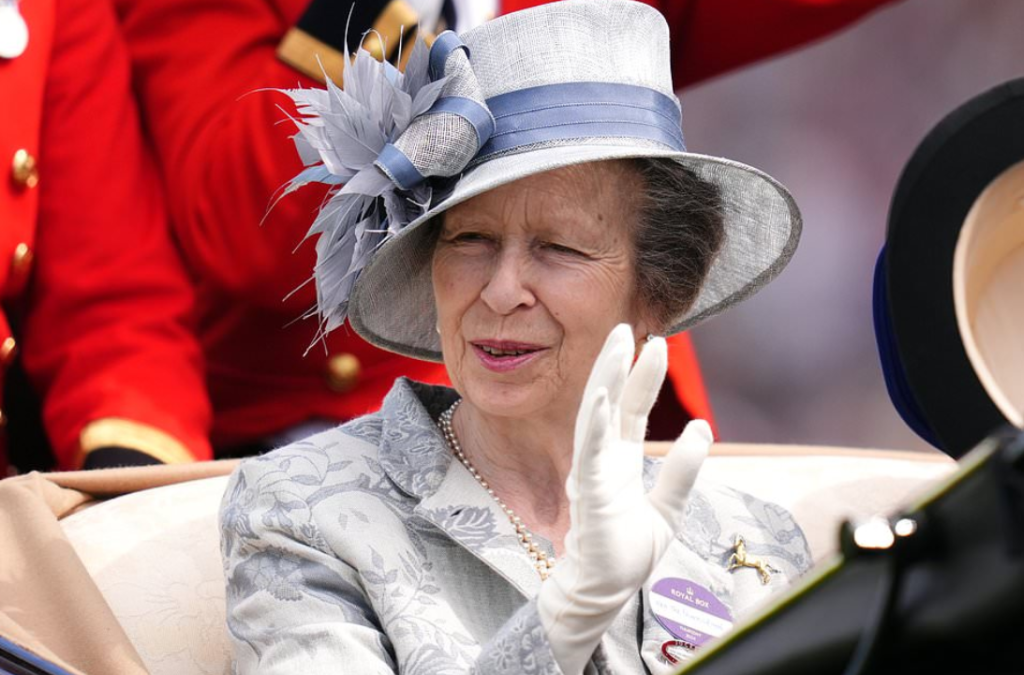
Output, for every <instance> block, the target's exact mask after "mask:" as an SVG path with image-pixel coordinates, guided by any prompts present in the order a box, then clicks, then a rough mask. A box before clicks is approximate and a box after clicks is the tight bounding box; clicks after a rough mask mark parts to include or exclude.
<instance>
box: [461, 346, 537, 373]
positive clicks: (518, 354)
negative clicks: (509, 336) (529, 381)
mask: <svg viewBox="0 0 1024 675" xmlns="http://www.w3.org/2000/svg"><path fill="white" fill-rule="evenodd" d="M471 344H472V345H473V351H474V352H476V355H477V357H479V359H480V362H481V363H482V364H483V365H484V367H485V368H487V369H488V370H492V371H494V372H499V373H504V372H508V371H510V370H515V369H516V368H519V367H521V366H523V365H525V364H527V363H529V362H530V361H532V360H533V359H534V358H536V357H537V356H538V355H539V354H540V353H541V352H543V351H545V348H544V347H541V346H540V345H535V344H528V343H523V342H507V341H498V340H481V341H477V342H472V343H471Z"/></svg>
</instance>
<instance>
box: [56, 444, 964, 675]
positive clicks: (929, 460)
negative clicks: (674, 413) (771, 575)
mask: <svg viewBox="0 0 1024 675" xmlns="http://www.w3.org/2000/svg"><path fill="white" fill-rule="evenodd" d="M664 449H665V448H664V446H662V445H660V444H651V446H650V452H651V453H653V454H658V453H660V452H663V451H664ZM954 466H955V464H954V463H953V462H952V460H949V459H948V458H946V457H945V456H943V455H939V454H938V453H934V454H932V453H912V452H898V451H872V450H853V449H838V448H824V447H799V446H757V445H730V444H720V445H718V446H716V448H715V450H714V452H713V454H712V456H711V457H710V458H709V459H708V461H707V463H706V464H705V466H704V469H703V471H702V479H712V480H715V481H719V482H723V483H726V484H729V485H732V486H734V487H736V488H738V489H740V490H744V491H747V492H750V493H752V494H754V495H756V496H758V497H761V498H762V499H767V500H770V501H774V502H776V503H778V504H781V505H782V506H784V507H786V508H788V509H789V510H790V511H792V512H793V514H794V515H795V517H796V519H797V522H798V523H800V524H801V525H802V526H803V528H804V530H805V532H806V534H807V537H808V540H809V542H810V544H811V549H812V553H813V555H814V557H815V559H816V560H820V559H821V558H823V557H825V556H827V555H829V554H830V553H832V552H834V551H835V548H836V538H837V537H836V531H837V526H838V524H839V522H841V520H842V519H843V518H847V517H853V518H860V517H866V516H869V515H873V514H876V513H879V512H886V511H889V510H891V509H893V508H895V507H897V506H898V505H899V504H900V503H902V502H904V501H905V500H907V499H908V497H910V496H911V495H912V494H913V493H915V492H916V491H918V490H920V489H921V488H922V487H923V485H924V484H929V483H932V482H933V481H935V480H936V479H938V478H940V477H941V476H944V475H946V474H947V473H949V472H950V471H952V469H953V467H954ZM226 482H227V477H226V476H218V477H214V478H205V479H202V480H193V481H189V482H183V483H178V484H174V485H167V486H164V487H158V488H154V489H148V490H144V491H141V492H135V493H132V494H127V495H124V496H121V497H117V498H115V499H110V500H107V501H104V502H99V503H97V504H95V505H93V506H90V507H89V508H86V509H84V510H81V511H79V512H77V513H75V514H73V515H70V516H68V517H66V518H64V519H63V520H62V521H61V522H62V525H63V529H64V533H65V534H66V536H67V537H68V539H69V540H70V542H71V544H72V545H73V546H74V549H75V550H76V551H77V553H78V555H79V557H80V558H81V560H82V562H83V563H84V565H85V567H86V569H87V570H88V572H89V573H90V574H91V575H92V578H93V579H94V581H95V582H96V585H97V586H98V587H99V589H100V592H101V593H102V595H103V596H104V598H105V599H106V601H107V603H108V604H109V605H110V607H111V609H112V610H113V613H114V615H115V616H116V617H117V619H118V621H119V622H120V623H121V625H122V627H123V628H124V630H125V633H126V634H127V636H128V638H129V639H130V641H131V642H132V643H133V645H134V647H135V649H136V650H137V651H138V653H139V655H140V656H141V658H142V661H143V662H144V664H145V666H146V668H147V669H148V670H149V671H150V673H152V675H192V674H204V675H221V674H222V673H227V672H229V662H230V649H229V645H228V637H227V634H226V629H225V621H224V612H225V610H224V582H223V576H222V570H221V563H220V557H219V550H218V530H217V508H218V505H219V503H220V499H221V495H222V493H223V491H224V487H225V484H226Z"/></svg>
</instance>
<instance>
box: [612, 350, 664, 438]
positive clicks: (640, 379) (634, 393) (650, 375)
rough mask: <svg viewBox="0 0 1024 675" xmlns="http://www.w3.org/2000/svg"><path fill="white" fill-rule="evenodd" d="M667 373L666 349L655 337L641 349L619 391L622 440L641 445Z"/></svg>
mask: <svg viewBox="0 0 1024 675" xmlns="http://www.w3.org/2000/svg"><path fill="white" fill-rule="evenodd" d="M667 371H668V346H667V345H666V344H665V338H661V337H658V338H654V339H653V340H651V341H650V342H647V343H646V344H645V345H644V347H643V349H642V350H641V352H640V357H639V358H638V359H637V360H636V364H635V365H634V366H633V370H632V372H630V374H629V377H628V378H627V379H626V386H625V389H624V390H623V392H622V437H623V438H624V439H625V440H627V441H631V442H633V443H643V442H644V436H645V435H646V433H647V417H648V415H650V414H651V408H653V407H654V402H655V401H657V400H658V394H659V393H660V392H661V385H662V383H663V382H664V381H665V373H666V372H667Z"/></svg>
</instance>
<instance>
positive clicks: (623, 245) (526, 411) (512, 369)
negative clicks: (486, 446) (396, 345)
mask: <svg viewBox="0 0 1024 675" xmlns="http://www.w3.org/2000/svg"><path fill="white" fill-rule="evenodd" d="M641 189H642V185H641V182H640V178H639V177H638V176H637V175H635V174H633V173H631V172H630V171H629V169H628V168H627V167H626V166H624V165H623V164H618V163H614V162H602V163H592V164H584V165H580V166H575V167H567V168H563V169H557V170H554V171H550V172H547V173H543V174H537V175H533V176H530V177H527V178H524V179H521V180H519V181H516V182H513V183H510V184H508V185H505V186H503V187H500V188H497V189H495V190H492V191H490V192H487V193H485V194H482V195H480V196H478V197H475V198H473V199H470V200H468V201H466V202H464V203H462V204H460V205H458V206H455V207H452V208H451V209H450V210H449V211H448V212H447V213H446V214H445V217H444V225H443V227H442V230H441V234H440V238H439V241H438V244H437V248H436V250H435V254H434V260H433V284H434V296H435V298H436V302H437V315H438V327H439V329H440V332H441V345H442V350H443V352H444V361H445V366H446V367H447V369H448V374H449V376H450V377H451V380H452V383H453V384H454V385H455V388H456V389H457V390H458V391H459V392H460V393H461V394H462V396H463V397H464V398H466V399H467V400H468V401H469V402H471V403H472V404H473V405H474V406H476V407H477V408H479V409H481V410H482V411H485V412H487V413H489V414H491V415H498V416H504V417H512V418H525V417H532V416H536V415H537V414H540V415H542V416H543V415H560V416H566V417H565V419H567V420H569V421H570V423H571V421H572V420H575V415H576V409H577V407H578V405H579V401H580V398H581V396H582V395H583V388H584V386H585V384H586V381H587V378H588V376H589V375H590V369H591V366H592V365H593V363H594V360H595V359H596V358H597V354H598V352H600V350H601V346H602V345H603V344H604V340H605V338H606V337H607V335H608V333H609V331H611V329H612V328H613V327H615V325H617V324H619V323H623V322H625V323H629V324H630V325H631V326H633V328H634V334H635V335H637V336H641V335H645V334H646V332H647V327H646V326H645V325H643V321H642V320H641V317H640V312H639V311H638V309H637V308H636V303H635V296H636V293H635V281H634V264H633V244H632V237H631V231H632V227H633V222H634V218H635V210H634V206H633V203H632V195H635V194H637V192H638V191H639V190H641Z"/></svg>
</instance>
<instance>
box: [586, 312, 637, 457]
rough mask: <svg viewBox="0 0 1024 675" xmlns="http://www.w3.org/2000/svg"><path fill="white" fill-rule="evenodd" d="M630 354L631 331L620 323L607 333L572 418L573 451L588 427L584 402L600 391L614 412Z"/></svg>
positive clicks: (630, 361) (631, 354)
mask: <svg viewBox="0 0 1024 675" xmlns="http://www.w3.org/2000/svg"><path fill="white" fill-rule="evenodd" d="M633 351H634V350H633V331H632V329H631V328H630V327H629V325H628V324H624V323H620V324H619V325H618V326H616V327H615V328H613V329H612V330H611V332H610V333H608V337H607V338H606V339H605V341H604V346H603V347H602V348H601V352H600V353H599V354H598V355H597V359H596V360H595V361H594V365H593V366H592V367H591V369H590V377H589V378H588V380H587V386H586V388H585V389H584V390H583V399H582V401H581V402H580V412H579V413H578V414H577V416H576V446H577V447H579V441H580V439H582V438H584V437H585V436H586V434H587V428H588V427H589V426H590V423H589V419H588V415H589V413H590V411H591V410H593V407H592V406H591V405H588V401H592V399H593V398H594V396H595V394H596V393H597V391H599V390H601V389H604V390H605V392H607V395H608V401H609V404H610V405H611V407H612V408H618V405H619V401H621V400H622V390H623V387H625V384H626V378H627V377H628V376H629V366H630V365H631V364H632V363H633Z"/></svg>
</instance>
